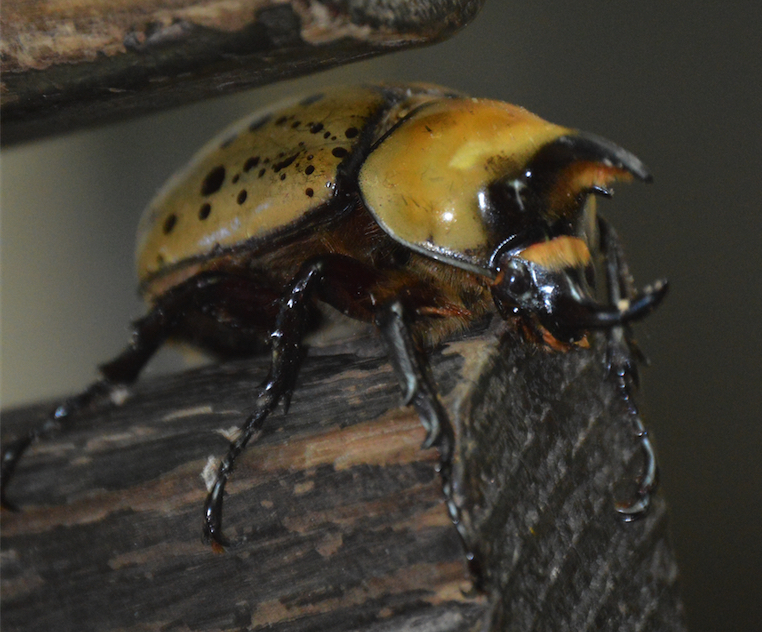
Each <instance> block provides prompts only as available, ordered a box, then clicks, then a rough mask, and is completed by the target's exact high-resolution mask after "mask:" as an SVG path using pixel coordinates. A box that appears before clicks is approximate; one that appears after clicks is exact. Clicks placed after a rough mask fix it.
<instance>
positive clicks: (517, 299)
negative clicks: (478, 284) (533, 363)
mask: <svg viewBox="0 0 762 632" xmlns="http://www.w3.org/2000/svg"><path fill="white" fill-rule="evenodd" d="M590 265H591V263H590V252H589V250H588V249H587V246H586V245H585V243H584V242H583V241H582V240H581V239H579V238H577V237H568V236H558V237H555V238H553V239H551V240H548V241H545V242H542V243H537V244H534V245H532V246H530V247H528V248H526V249H524V250H521V251H518V252H516V251H513V250H511V249H510V248H508V249H506V250H504V251H503V252H499V253H496V257H495V269H496V271H497V277H496V280H495V283H494V285H493V286H492V296H493V298H494V301H495V304H496V305H497V307H498V310H499V311H500V314H501V315H502V316H503V318H508V317H510V316H512V315H518V316H523V317H525V318H529V319H531V318H532V317H534V318H536V319H537V321H538V322H539V324H540V325H542V326H543V327H544V328H545V329H547V330H548V331H549V332H550V333H551V334H552V335H553V336H554V337H555V338H556V339H557V340H560V341H562V342H574V341H576V340H579V339H580V338H581V337H582V336H583V335H584V334H585V332H586V331H587V330H589V329H608V328H610V327H614V326H617V325H622V324H625V323H628V322H630V321H634V320H638V319H640V318H642V317H643V316H645V315H646V314H648V313H649V312H650V311H651V310H652V309H653V308H654V307H656V306H657V305H658V304H659V302H660V301H661V299H662V298H663V297H664V295H665V293H666V290H667V284H666V282H663V281H659V282H657V283H655V284H654V285H653V286H652V287H647V288H645V289H644V290H643V291H641V292H639V293H637V294H636V295H635V296H634V297H632V298H630V299H623V300H621V301H619V302H618V304H616V305H607V304H601V303H599V302H597V301H596V300H595V298H594V296H593V292H592V290H591V288H590V285H589V283H588V281H587V279H588V277H589V276H590V275H589V271H590Z"/></svg>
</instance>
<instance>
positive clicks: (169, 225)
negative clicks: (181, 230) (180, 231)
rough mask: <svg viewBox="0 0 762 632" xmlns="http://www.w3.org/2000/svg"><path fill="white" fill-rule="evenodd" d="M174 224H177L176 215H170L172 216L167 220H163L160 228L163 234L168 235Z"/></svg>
mask: <svg viewBox="0 0 762 632" xmlns="http://www.w3.org/2000/svg"><path fill="white" fill-rule="evenodd" d="M175 224H177V215H175V214H174V213H172V215H170V216H168V217H167V219H165V220H164V226H162V230H163V231H164V234H165V235H169V233H171V232H172V229H173V228H174V227H175Z"/></svg>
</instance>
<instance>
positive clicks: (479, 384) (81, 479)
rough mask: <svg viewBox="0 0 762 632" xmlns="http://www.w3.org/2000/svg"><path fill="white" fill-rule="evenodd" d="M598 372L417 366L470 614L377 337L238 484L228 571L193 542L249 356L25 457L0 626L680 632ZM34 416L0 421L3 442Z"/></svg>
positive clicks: (540, 353)
mask: <svg viewBox="0 0 762 632" xmlns="http://www.w3.org/2000/svg"><path fill="white" fill-rule="evenodd" d="M601 353H602V351H601V350H600V349H599V348H598V347H597V346H596V347H594V349H593V350H591V351H585V350H580V351H575V352H571V353H568V354H559V353H550V352H547V351H545V350H542V349H538V348H537V347H536V346H535V345H530V344H528V343H526V342H524V341H522V340H521V339H519V338H518V337H517V336H516V334H514V333H513V332H511V331H510V330H502V331H496V330H494V329H489V330H487V331H484V330H483V331H481V332H476V333H474V334H472V335H471V336H470V337H467V338H466V339H463V340H459V341H456V342H453V343H451V344H449V345H447V346H445V347H444V348H442V349H440V350H438V351H437V352H435V353H434V354H433V356H432V359H433V371H434V376H435V378H436V380H437V382H438V385H439V388H440V390H441V392H442V394H443V396H444V398H445V401H446V403H447V405H448V409H449V410H450V414H451V415H453V419H454V421H455V424H456V429H457V433H458V458H457V462H456V471H455V476H456V494H457V498H458V502H459V504H460V506H461V509H462V512H463V521H464V525H465V526H466V533H467V539H468V541H469V545H470V546H471V547H472V548H473V549H474V550H475V552H476V554H477V558H478V560H479V562H480V563H481V566H482V572H483V577H484V580H485V588H486V594H484V595H473V594H469V588H470V586H471V584H470V581H469V575H468V570H467V567H466V563H465V556H464V553H463V549H462V545H461V542H460V541H459V538H458V536H457V535H456V532H455V529H454V528H453V526H452V525H451V524H450V522H449V519H448V518H447V515H446V512H445V509H444V506H443V504H442V501H441V489H440V483H439V480H438V477H437V475H436V473H435V465H436V453H435V452H434V451H432V450H427V451H423V450H420V449H419V445H420V442H421V441H422V439H423V436H424V433H423V430H422V428H420V424H419V422H418V420H417V418H416V415H415V413H414V412H413V411H412V410H411V409H408V408H404V407H400V396H399V391H398V386H397V381H396V378H395V376H394V375H393V373H392V371H391V368H390V367H389V365H388V363H387V362H386V360H385V359H384V357H383V353H382V351H381V348H380V347H379V345H378V341H377V340H376V339H375V338H374V337H372V336H371V337H369V338H363V339H361V340H359V341H356V342H353V343H347V344H344V345H339V346H336V347H331V348H327V349H323V350H315V352H314V353H312V354H311V356H310V357H308V359H307V360H306V362H305V364H304V368H303V371H302V374H301V377H300V380H299V383H298V386H297V391H296V394H295V396H294V399H293V402H292V405H291V409H290V410H289V412H288V415H287V416H285V417H284V416H283V414H282V413H281V412H279V413H277V414H275V415H274V416H273V417H272V418H271V420H270V421H269V423H268V424H267V430H266V431H265V432H264V433H263V435H262V436H261V437H260V438H259V441H258V442H257V443H256V444H255V445H254V446H252V448H250V449H249V450H248V451H247V453H246V454H245V455H244V457H242V459H241V460H240V462H239V467H238V469H237V471H236V473H235V475H234V477H233V478H232V479H231V482H230V484H229V486H228V490H229V496H228V498H227V500H226V508H225V515H226V521H227V522H226V525H227V528H228V532H229V533H230V535H235V536H238V537H244V538H245V540H246V541H245V543H244V544H242V545H241V546H239V547H236V548H233V549H229V550H228V551H227V552H226V553H225V554H222V555H216V554H213V553H212V552H211V551H210V549H209V548H208V547H206V546H205V545H203V544H202V543H201V542H200V533H201V509H202V503H203V499H204V496H205V493H206V492H205V486H204V483H203V481H202V479H201V477H200V474H201V472H202V470H203V469H204V466H205V464H206V463H207V460H208V458H209V456H210V455H213V456H220V455H222V454H223V453H224V451H225V448H226V440H225V439H224V437H223V434H224V431H226V430H228V429H230V428H231V427H234V426H235V425H236V424H237V423H239V422H240V420H241V418H242V416H243V414H244V411H245V410H246V409H247V408H248V406H250V403H251V397H252V392H253V390H254V387H255V385H256V384H258V383H259V381H260V380H261V379H262V378H263V376H264V374H265V372H266V360H264V359H255V360H252V361H247V362H236V363H229V364H224V365H219V366H210V367H206V368H203V369H199V370H194V371H191V372H187V373H184V374H182V375H176V376H170V377H165V378H160V379H155V380H152V381H147V382H142V383H139V384H138V385H137V386H136V387H135V388H134V389H133V392H132V395H131V397H130V398H129V400H128V401H127V402H126V403H125V404H124V405H123V406H121V407H118V408H106V407H102V408H100V409H99V410H94V411H92V412H91V413H89V414H87V415H83V416H82V417H81V418H80V419H79V420H78V422H77V424H76V426H75V427H74V428H72V429H71V430H70V431H68V432H65V433H59V434H58V435H56V436H55V437H51V439H50V440H48V441H44V442H41V443H40V444H39V445H37V446H36V447H35V449H34V450H33V452H32V453H31V454H30V455H29V456H28V458H27V459H25V460H24V461H23V463H22V464H21V465H20V466H19V470H18V472H17V479H16V480H15V482H14V484H13V485H12V486H11V488H10V493H11V494H12V496H13V498H14V499H16V500H17V501H21V502H23V505H24V510H23V511H22V512H21V513H8V512H4V513H3V516H2V518H3V519H2V547H1V548H2V581H3V584H2V601H3V603H2V609H1V611H0V612H1V616H2V627H3V629H4V630H25V631H26V630H50V629H56V630H175V629H177V630H248V629H253V630H260V629H267V630H282V631H292V630H300V631H302V630H304V631H306V630H373V631H377V630H379V631H380V630H416V631H421V630H431V631H433V630H441V631H445V630H447V631H456V630H457V631H461V630H463V631H466V630H494V631H498V630H523V631H526V630H612V631H613V630H617V631H619V630H683V629H684V627H683V624H682V620H681V608H680V603H679V599H678V596H677V591H676V575H677V569H676V565H675V562H674V559H673V557H672V553H671V549H670V546H669V543H668V540H667V536H666V513H665V509H664V504H663V502H662V501H661V500H660V499H658V498H657V500H656V503H655V507H654V511H653V512H652V513H651V514H650V515H649V516H648V517H647V518H646V519H645V520H643V521H641V522H639V523H635V524H629V525H625V524H622V523H620V522H619V521H618V520H617V518H616V517H615V515H614V512H613V501H614V498H615V497H617V496H616V495H615V492H614V488H617V492H616V493H617V494H621V493H626V492H627V488H628V486H629V485H628V483H629V481H630V477H631V476H632V473H631V471H632V470H634V469H636V468H637V465H638V460H639V458H640V453H639V451H638V450H637V445H636V444H635V443H634V442H633V440H632V436H631V430H630V428H629V426H628V425H627V424H626V423H625V420H623V417H622V415H623V411H622V406H621V402H620V401H619V400H618V399H617V398H616V397H615V395H614V390H613V388H612V386H611V384H609V383H608V382H606V381H605V380H603V369H602V356H601ZM45 410H47V407H35V408H31V409H24V410H16V411H9V412H7V413H6V414H5V415H4V416H3V436H4V438H5V439H8V438H11V437H12V436H13V435H14V434H15V433H17V432H20V431H21V429H22V428H24V427H27V426H28V424H30V423H33V422H34V421H35V419H37V420H39V418H40V416H41V415H43V414H44V411H45ZM620 487H621V488H622V489H619V488H620Z"/></svg>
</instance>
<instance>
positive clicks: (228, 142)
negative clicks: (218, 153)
mask: <svg viewBox="0 0 762 632" xmlns="http://www.w3.org/2000/svg"><path fill="white" fill-rule="evenodd" d="M236 138H238V134H233V135H232V136H231V137H230V138H227V139H225V140H224V141H223V142H222V144H221V145H220V149H225V148H226V147H230V145H232V144H233V141H234V140H235V139H236Z"/></svg>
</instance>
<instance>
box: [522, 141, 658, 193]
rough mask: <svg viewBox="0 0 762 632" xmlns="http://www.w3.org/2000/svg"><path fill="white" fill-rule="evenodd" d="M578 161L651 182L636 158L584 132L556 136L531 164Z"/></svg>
mask: <svg viewBox="0 0 762 632" xmlns="http://www.w3.org/2000/svg"><path fill="white" fill-rule="evenodd" d="M578 160H584V161H591V162H600V163H603V164H605V165H609V166H611V167H614V168H615V169H621V170H623V171H627V172H628V173H631V174H632V175H633V176H635V177H636V178H638V179H639V180H642V181H643V182H651V181H652V180H653V176H651V173H650V172H649V171H648V167H646V166H645V165H644V164H643V163H642V162H641V160H640V159H639V158H638V157H637V156H635V155H634V154H631V153H630V152H629V151H627V150H626V149H622V148H621V147H620V146H619V145H616V144H614V143H612V142H611V141H610V140H607V139H605V138H602V137H600V136H596V135H595V134H589V133H587V132H577V133H575V134H567V135H566V136H560V137H558V138H557V139H555V140H554V141H553V142H551V143H548V144H547V145H545V147H543V148H542V149H541V150H540V151H539V152H538V154H537V156H536V157H535V159H534V160H533V162H535V163H544V164H545V165H548V163H549V164H551V165H555V166H558V167H560V166H561V165H565V164H569V163H571V162H575V161H578ZM546 168H547V167H546Z"/></svg>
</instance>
